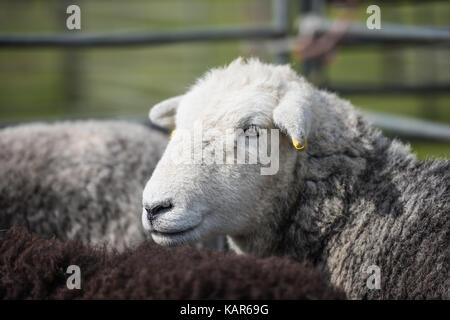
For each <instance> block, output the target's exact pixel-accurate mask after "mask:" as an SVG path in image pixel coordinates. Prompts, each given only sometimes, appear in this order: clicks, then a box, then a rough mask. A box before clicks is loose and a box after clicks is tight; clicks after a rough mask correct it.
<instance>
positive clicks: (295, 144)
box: [292, 138, 306, 151]
mask: <svg viewBox="0 0 450 320" xmlns="http://www.w3.org/2000/svg"><path fill="white" fill-rule="evenodd" d="M292 144H293V145H294V147H295V149H297V150H298V151H303V150H305V149H306V138H305V143H303V145H300V142H298V141H297V140H295V139H294V138H292Z"/></svg>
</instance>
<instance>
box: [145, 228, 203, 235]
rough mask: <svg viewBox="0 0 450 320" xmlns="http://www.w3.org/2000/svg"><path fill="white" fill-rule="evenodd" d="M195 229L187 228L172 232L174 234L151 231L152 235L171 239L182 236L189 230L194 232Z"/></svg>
mask: <svg viewBox="0 0 450 320" xmlns="http://www.w3.org/2000/svg"><path fill="white" fill-rule="evenodd" d="M195 228H196V227H192V228H188V229H185V230H182V231H174V232H162V231H158V230H152V234H154V235H157V236H163V237H173V236H179V235H182V234H185V233H186V232H189V231H191V230H194V229H195Z"/></svg>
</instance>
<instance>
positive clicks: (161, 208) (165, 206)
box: [145, 202, 173, 220]
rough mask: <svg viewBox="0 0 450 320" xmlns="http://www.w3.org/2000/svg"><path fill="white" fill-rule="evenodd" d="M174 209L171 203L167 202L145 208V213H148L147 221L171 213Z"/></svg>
mask: <svg viewBox="0 0 450 320" xmlns="http://www.w3.org/2000/svg"><path fill="white" fill-rule="evenodd" d="M172 207H173V205H172V203H171V202H165V203H160V204H156V205H152V206H149V207H145V211H147V219H149V220H153V219H154V218H155V217H156V216H157V215H160V214H162V213H164V212H167V211H169V210H170V209H172Z"/></svg>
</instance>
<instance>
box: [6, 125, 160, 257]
mask: <svg viewBox="0 0 450 320" xmlns="http://www.w3.org/2000/svg"><path fill="white" fill-rule="evenodd" d="M166 143H167V136H166V135H165V134H164V133H162V132H158V130H154V129H151V128H148V127H146V126H144V125H141V124H137V123H131V122H125V121H78V122H72V121H67V122H59V123H55V124H44V123H42V124H39V123H38V124H27V125H20V126H16V127H11V128H6V129H2V130H0V150H1V152H0V163H1V166H0V177H1V179H0V211H1V213H0V229H6V228H8V227H10V226H12V225H13V224H21V225H24V226H27V227H28V228H29V229H30V230H31V231H34V232H36V233H38V234H39V235H42V236H52V235H56V237H57V238H58V239H62V240H64V239H70V238H74V237H79V238H80V239H82V240H83V241H84V242H85V243H90V244H98V243H102V242H108V243H109V244H110V245H111V246H112V247H114V248H117V249H123V248H124V247H125V246H129V245H135V244H136V243H139V242H141V241H142V240H144V239H145V235H144V233H143V232H142V227H141V224H140V218H139V215H140V212H141V211H142V205H141V194H142V188H143V186H144V184H145V181H146V179H147V177H148V176H149V175H150V174H151V173H152V172H153V169H154V167H155V165H156V163H157V161H158V159H159V158H160V156H161V154H162V153H163V151H164V147H165V145H166Z"/></svg>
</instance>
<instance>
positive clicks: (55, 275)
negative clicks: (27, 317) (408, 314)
mask: <svg viewBox="0 0 450 320" xmlns="http://www.w3.org/2000/svg"><path fill="white" fill-rule="evenodd" d="M70 265H76V266H78V267H79V269H78V270H79V272H80V273H79V275H80V278H79V289H80V290H76V289H74V290H70V289H68V287H67V285H66V283H67V280H68V278H69V276H70V273H69V274H67V273H66V270H67V268H68V266H70ZM344 298H345V295H344V294H343V293H342V292H341V291H340V290H337V289H336V288H334V287H333V286H332V285H330V284H329V282H328V281H327V279H326V277H325V276H324V275H323V274H322V273H321V272H320V271H318V270H315V269H314V268H313V267H311V265H309V264H306V263H297V262H294V261H292V260H291V259H287V258H275V257H272V258H264V259H262V258H256V257H250V256H245V257H244V256H236V255H232V254H230V253H224V252H217V251H212V250H206V249H205V250H201V251H199V250H196V249H193V248H190V247H185V248H176V249H174V250H168V249H166V248H162V247H159V246H156V245H154V244H153V245H149V244H148V243H143V244H141V245H140V246H139V247H137V248H135V249H133V250H130V249H129V250H125V251H124V252H122V253H120V254H118V253H115V252H105V250H104V248H101V247H100V248H99V247H92V246H85V245H84V244H82V243H81V242H79V241H75V240H68V241H65V242H61V241H57V240H56V239H54V238H53V239H43V238H39V237H37V236H36V235H31V234H30V233H29V232H28V231H26V230H25V229H23V228H12V229H10V230H9V231H8V232H7V233H2V234H0V299H344Z"/></svg>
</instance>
